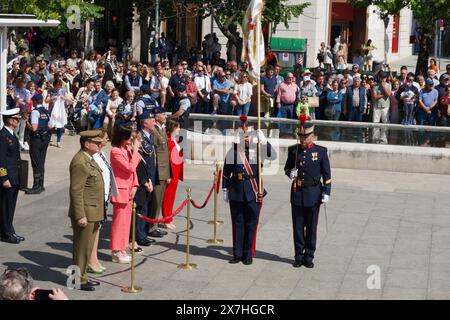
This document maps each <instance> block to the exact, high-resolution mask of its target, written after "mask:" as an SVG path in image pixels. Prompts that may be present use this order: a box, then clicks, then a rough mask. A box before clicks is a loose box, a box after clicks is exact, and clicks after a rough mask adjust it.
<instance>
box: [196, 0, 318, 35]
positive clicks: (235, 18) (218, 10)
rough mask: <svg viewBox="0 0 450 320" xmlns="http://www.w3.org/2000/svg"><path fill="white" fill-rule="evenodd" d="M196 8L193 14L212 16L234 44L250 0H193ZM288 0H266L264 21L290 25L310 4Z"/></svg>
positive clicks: (205, 16) (204, 16)
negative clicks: (291, 2)
mask: <svg viewBox="0 0 450 320" xmlns="http://www.w3.org/2000/svg"><path fill="white" fill-rule="evenodd" d="M190 2H191V3H193V4H196V8H195V9H193V10H192V12H191V14H196V15H200V16H201V17H202V18H207V17H209V16H212V17H213V19H214V21H215V22H216V24H217V26H218V27H219V29H220V31H222V33H223V34H224V35H225V36H226V37H227V38H228V39H229V40H230V41H232V42H233V43H234V44H236V43H237V37H236V28H237V26H239V25H241V23H242V20H243V18H244V15H245V11H246V10H247V7H248V5H249V4H250V0H193V1H190ZM287 2H288V0H266V1H265V6H264V12H263V22H271V23H273V25H274V27H276V26H277V25H278V24H280V23H283V24H284V25H285V26H286V28H288V27H289V24H288V22H289V20H290V19H292V18H294V17H298V16H300V15H301V14H302V13H303V10H304V9H305V8H306V7H308V6H309V5H310V3H309V2H303V3H299V4H294V5H289V4H287Z"/></svg>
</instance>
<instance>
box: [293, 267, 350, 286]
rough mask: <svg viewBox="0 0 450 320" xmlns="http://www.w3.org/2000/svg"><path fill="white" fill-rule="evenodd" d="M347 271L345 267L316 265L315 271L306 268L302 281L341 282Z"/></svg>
mask: <svg viewBox="0 0 450 320" xmlns="http://www.w3.org/2000/svg"><path fill="white" fill-rule="evenodd" d="M302 268H303V267H302ZM345 271H346V268H345V266H342V267H341V266H333V265H322V264H315V267H314V269H306V268H305V271H304V274H303V275H302V278H301V280H300V281H306V280H309V281H318V282H341V281H342V279H343V278H344V276H345Z"/></svg>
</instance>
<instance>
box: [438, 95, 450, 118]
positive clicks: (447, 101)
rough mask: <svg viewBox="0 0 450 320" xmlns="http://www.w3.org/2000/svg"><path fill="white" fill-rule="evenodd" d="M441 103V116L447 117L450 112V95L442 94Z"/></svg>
mask: <svg viewBox="0 0 450 320" xmlns="http://www.w3.org/2000/svg"><path fill="white" fill-rule="evenodd" d="M439 105H440V108H439V109H440V110H441V116H444V117H446V116H447V115H448V112H449V111H450V97H449V96H442V97H440V98H439Z"/></svg>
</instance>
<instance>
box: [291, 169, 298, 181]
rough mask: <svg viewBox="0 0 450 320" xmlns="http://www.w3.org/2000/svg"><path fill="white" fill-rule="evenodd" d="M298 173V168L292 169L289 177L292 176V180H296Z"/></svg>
mask: <svg viewBox="0 0 450 320" xmlns="http://www.w3.org/2000/svg"><path fill="white" fill-rule="evenodd" d="M297 175H298V169H292V170H291V172H290V173H289V178H291V180H294V179H295V178H297Z"/></svg>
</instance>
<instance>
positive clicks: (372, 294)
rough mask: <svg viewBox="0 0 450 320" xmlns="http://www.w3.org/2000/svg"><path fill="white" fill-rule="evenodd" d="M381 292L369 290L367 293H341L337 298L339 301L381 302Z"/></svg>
mask: <svg viewBox="0 0 450 320" xmlns="http://www.w3.org/2000/svg"><path fill="white" fill-rule="evenodd" d="M380 298H381V292H380V290H370V291H369V290H367V292H366V293H360V294H355V293H339V294H338V295H337V297H336V299H337V300H380Z"/></svg>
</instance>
